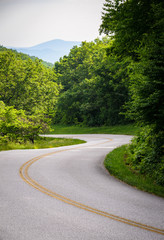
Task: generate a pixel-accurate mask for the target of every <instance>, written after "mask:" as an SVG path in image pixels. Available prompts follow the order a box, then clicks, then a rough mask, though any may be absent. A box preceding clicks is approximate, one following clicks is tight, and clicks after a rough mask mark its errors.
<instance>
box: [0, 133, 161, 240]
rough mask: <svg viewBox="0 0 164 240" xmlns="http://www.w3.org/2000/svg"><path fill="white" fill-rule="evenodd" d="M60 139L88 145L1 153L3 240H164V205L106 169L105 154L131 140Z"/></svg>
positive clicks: (103, 136) (105, 136) (106, 137)
mask: <svg viewBox="0 0 164 240" xmlns="http://www.w3.org/2000/svg"><path fill="white" fill-rule="evenodd" d="M51 136H52V135H51ZM53 136H54V137H56V136H55V135H53ZM57 137H70V138H78V139H83V140H86V141H87V143H85V144H79V145H73V146H66V147H59V148H51V149H35V150H12V151H2V152H0V240H110V239H111V240H135V239H137V240H142V239H144V240H147V239H148V240H161V239H164V199H163V198H160V197H157V196H154V195H151V194H148V193H144V192H142V191H139V190H137V189H135V188H133V187H131V186H128V185H127V184H125V183H123V182H121V181H119V180H117V179H115V178H114V177H112V176H110V174H109V173H108V172H107V171H106V169H105V168H104V166H103V161H104V158H105V156H106V154H107V153H108V152H110V151H112V150H113V149H114V148H116V147H117V146H120V145H122V144H126V143H128V142H130V140H131V137H130V136H123V135H109V134H90V135H57Z"/></svg>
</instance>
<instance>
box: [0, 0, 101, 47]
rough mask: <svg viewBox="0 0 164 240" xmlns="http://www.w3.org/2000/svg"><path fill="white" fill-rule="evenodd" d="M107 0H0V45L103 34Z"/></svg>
mask: <svg viewBox="0 0 164 240" xmlns="http://www.w3.org/2000/svg"><path fill="white" fill-rule="evenodd" d="M104 2H105V0H0V45H3V46H14V47H30V46H33V45H36V44H39V43H42V42H45V41H49V40H52V39H63V40H74V41H85V40H86V41H91V40H94V39H95V38H96V37H98V36H99V30H98V29H99V26H100V24H101V15H102V14H101V12H102V7H103V3H104Z"/></svg>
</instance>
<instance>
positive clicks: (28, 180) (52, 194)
mask: <svg viewBox="0 0 164 240" xmlns="http://www.w3.org/2000/svg"><path fill="white" fill-rule="evenodd" d="M109 141H111V139H110V140H108V141H105V142H103V143H98V144H94V146H95V145H99V144H105V143H107V142H109ZM92 146H93V145H92ZM80 148H85V147H84V146H80V147H79V146H78V147H74V148H70V149H63V150H58V151H55V152H51V153H47V154H43V155H40V156H37V157H35V158H32V159H31V160H29V161H27V162H25V163H24V164H23V165H22V166H21V167H20V170H19V173H20V176H21V178H22V179H23V180H24V181H25V182H26V183H27V184H29V185H30V186H32V187H33V188H35V189H37V190H39V191H40V192H42V193H44V194H46V195H48V196H50V197H53V198H55V199H58V200H60V201H62V202H65V203H67V204H70V205H72V206H75V207H78V208H80V209H83V210H86V211H88V212H92V213H95V214H98V215H101V216H103V217H107V218H110V219H112V220H115V221H118V222H122V223H125V224H128V225H131V226H134V227H138V228H141V229H144V230H147V231H151V232H154V233H158V234H161V235H164V230H163V229H159V228H156V227H153V226H148V225H146V224H142V223H139V222H135V221H132V220H130V219H126V218H122V217H119V216H117V215H113V214H111V213H108V212H104V211H101V210H98V209H96V208H93V207H90V206H87V205H85V204H82V203H80V202H77V201H74V200H72V199H69V198H67V197H64V196H62V195H60V194H58V193H56V192H53V191H51V190H49V189H47V188H45V187H44V186H42V185H40V184H39V183H38V182H36V181H35V180H34V179H32V178H31V177H30V176H29V174H28V170H29V168H30V167H31V165H32V164H33V163H35V162H37V161H38V160H40V159H42V158H44V157H47V156H51V155H53V154H57V153H61V152H65V151H71V150H74V149H80Z"/></svg>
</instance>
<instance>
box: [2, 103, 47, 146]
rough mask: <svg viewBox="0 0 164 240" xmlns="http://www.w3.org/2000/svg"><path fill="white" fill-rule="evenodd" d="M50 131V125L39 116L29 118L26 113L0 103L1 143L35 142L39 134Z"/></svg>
mask: <svg viewBox="0 0 164 240" xmlns="http://www.w3.org/2000/svg"><path fill="white" fill-rule="evenodd" d="M47 130H48V125H47V124H46V123H45V122H44V121H43V120H41V118H39V116H37V117H36V116H27V115H26V114H25V111H23V110H17V109H15V108H14V107H13V106H5V104H4V102H2V101H0V143H1V144H5V143H8V142H10V141H12V142H19V143H22V142H26V141H31V142H32V143H33V142H34V140H35V138H36V137H37V136H38V135H39V133H43V132H44V131H47Z"/></svg>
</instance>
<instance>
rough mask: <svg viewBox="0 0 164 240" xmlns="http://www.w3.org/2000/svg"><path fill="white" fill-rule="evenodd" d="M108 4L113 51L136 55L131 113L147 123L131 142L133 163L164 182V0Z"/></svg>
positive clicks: (132, 65) (131, 76)
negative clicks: (112, 35)
mask: <svg viewBox="0 0 164 240" xmlns="http://www.w3.org/2000/svg"><path fill="white" fill-rule="evenodd" d="M104 6H105V7H104V11H105V12H104V13H103V16H102V20H103V22H102V25H101V27H100V31H101V32H104V33H113V34H114V42H113V48H112V49H110V50H109V51H108V52H109V53H111V52H112V53H113V54H117V55H119V57H120V58H125V57H126V58H127V56H130V57H131V59H132V61H131V63H130V64H129V66H128V67H127V69H128V75H129V82H128V84H129V88H128V89H129V96H130V100H129V101H128V103H126V109H127V113H126V115H127V117H129V118H131V119H132V120H135V121H136V122H137V123H138V124H139V125H141V126H144V131H143V132H141V133H140V134H139V136H138V137H137V138H136V139H135V140H134V141H133V143H132V145H130V147H129V153H130V159H129V163H130V164H131V167H132V168H134V169H135V170H136V169H138V171H139V172H140V173H143V174H147V175H150V176H151V177H152V178H153V179H154V180H155V181H156V182H157V183H158V184H161V185H163V184H164V178H163V173H164V161H163V137H162V136H163V135H164V129H163V119H164V107H163V97H164V95H163V89H164V88H163V86H164V85H163V75H164V67H163V62H164V59H163V56H164V33H163V29H164V18H163V16H164V2H163V1H161V0H150V1H147V0H146V1H139V0H130V1H127V0H125V1H120V0H114V1H111V0H106V3H105V5H104ZM143 22H144V24H143Z"/></svg>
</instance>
